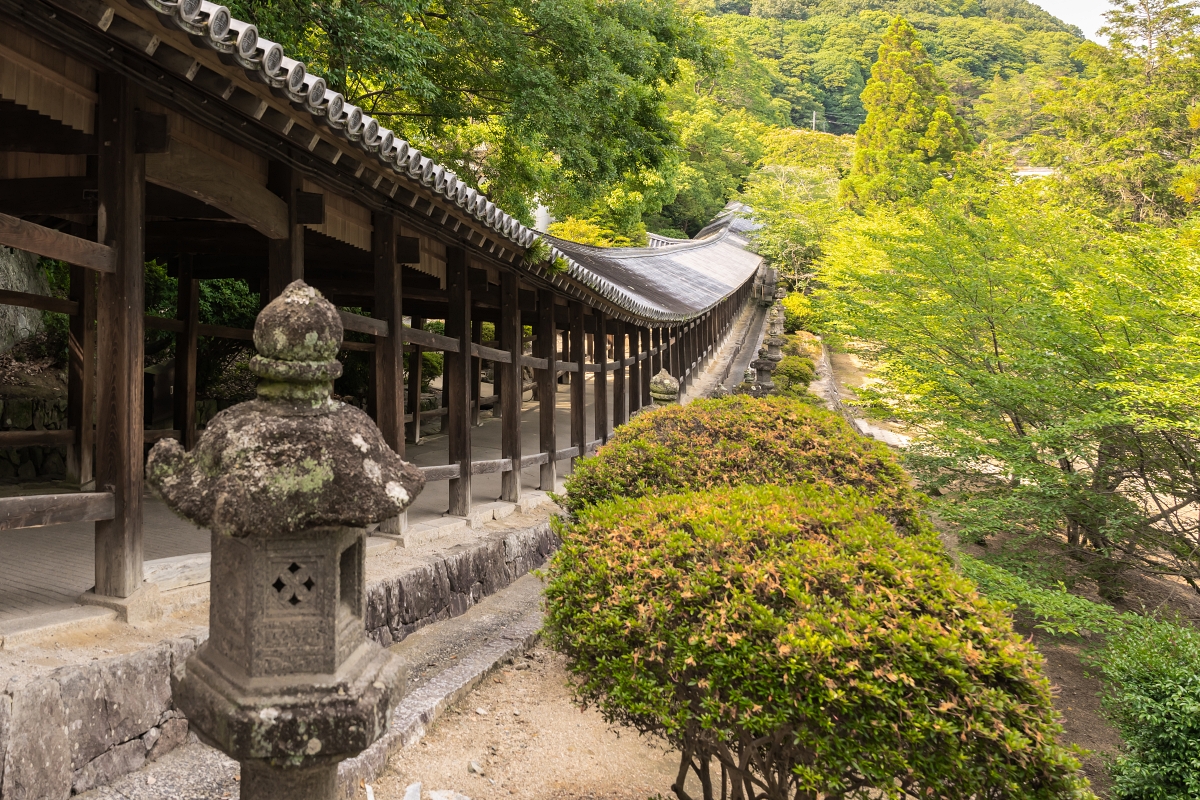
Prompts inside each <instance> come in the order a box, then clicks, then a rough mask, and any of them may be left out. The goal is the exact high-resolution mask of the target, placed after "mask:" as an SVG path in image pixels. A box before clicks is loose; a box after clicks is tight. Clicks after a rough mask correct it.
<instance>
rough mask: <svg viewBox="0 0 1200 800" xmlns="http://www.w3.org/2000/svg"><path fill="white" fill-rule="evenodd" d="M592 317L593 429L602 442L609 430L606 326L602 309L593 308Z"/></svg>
mask: <svg viewBox="0 0 1200 800" xmlns="http://www.w3.org/2000/svg"><path fill="white" fill-rule="evenodd" d="M592 319H593V320H595V322H596V332H595V333H594V334H593V335H592V348H593V353H594V355H593V356H592V363H594V364H595V365H596V377H595V383H593V384H592V389H593V397H594V398H595V399H594V400H593V403H594V405H595V414H596V418H595V425H594V426H593V430H594V431H595V434H596V438H597V439H599V440H600V443H601V444H603V443H604V442H607V441H608V432H609V430H610V429H609V422H608V326H607V324H606V322H607V320H606V319H605V317H604V312H603V311H599V310H593V311H592Z"/></svg>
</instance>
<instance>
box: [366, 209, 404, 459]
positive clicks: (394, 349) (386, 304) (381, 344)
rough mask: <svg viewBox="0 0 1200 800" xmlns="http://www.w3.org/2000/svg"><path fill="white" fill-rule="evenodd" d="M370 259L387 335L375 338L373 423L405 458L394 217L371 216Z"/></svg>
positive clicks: (401, 320) (401, 335)
mask: <svg viewBox="0 0 1200 800" xmlns="http://www.w3.org/2000/svg"><path fill="white" fill-rule="evenodd" d="M371 226H372V233H371V256H372V258H373V259H374V262H375V264H374V266H375V310H374V312H373V314H372V316H374V317H375V318H376V319H381V320H385V321H386V322H387V324H388V335H387V336H376V337H375V424H376V425H378V426H379V430H380V431H381V432H382V433H383V439H384V441H386V442H387V443H388V447H390V448H392V449H393V450H395V451H396V454H397V455H399V456H402V457H403V455H404V307H403V291H404V284H403V280H404V277H403V267H401V266H400V265H399V264H397V263H396V218H395V217H394V216H392V215H391V214H387V213H380V212H376V213H374V214H372V215H371Z"/></svg>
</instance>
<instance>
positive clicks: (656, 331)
mask: <svg viewBox="0 0 1200 800" xmlns="http://www.w3.org/2000/svg"><path fill="white" fill-rule="evenodd" d="M662 332H663V329H662V328H653V329H651V331H650V347H651V353H652V355H651V356H650V377H654V376H655V375H657V374H658V372H659V370H661V369H662V367H663V352H662V344H663V335H662ZM647 405H649V403H647Z"/></svg>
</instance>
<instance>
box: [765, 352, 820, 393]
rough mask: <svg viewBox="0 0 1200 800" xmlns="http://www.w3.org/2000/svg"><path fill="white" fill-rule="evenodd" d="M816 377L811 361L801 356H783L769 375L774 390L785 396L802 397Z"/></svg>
mask: <svg viewBox="0 0 1200 800" xmlns="http://www.w3.org/2000/svg"><path fill="white" fill-rule="evenodd" d="M816 378H817V370H816V368H815V367H814V366H813V362H812V361H810V360H809V359H807V358H804V357H803V356H784V357H783V360H782V361H780V362H779V365H778V366H777V367H776V368H775V372H774V373H773V374H772V375H771V380H772V381H773V382H774V383H775V389H776V391H778V392H779V393H780V394H782V395H784V396H786V397H803V396H804V395H805V394H807V393H808V385H809V384H810V383H812V382H813V381H814V380H816Z"/></svg>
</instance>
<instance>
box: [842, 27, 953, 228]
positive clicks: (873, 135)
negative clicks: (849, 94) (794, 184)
mask: <svg viewBox="0 0 1200 800" xmlns="http://www.w3.org/2000/svg"><path fill="white" fill-rule="evenodd" d="M863 106H864V107H865V108H866V111H867V119H866V121H865V122H864V123H863V125H862V127H861V128H859V129H858V135H857V136H856V138H855V142H856V145H857V149H856V151H855V154H854V166H853V168H852V169H851V170H850V176H849V177H848V178H847V179H846V181H845V182H844V183H843V184H842V197H843V199H844V200H845V201H846V202H847V203H848V204H850V205H852V206H862V205H864V204H867V203H871V202H878V201H894V200H898V199H899V198H901V197H905V196H910V197H911V196H915V195H917V194H920V193H921V192H922V191H924V190H925V188H927V187H928V185H929V182H930V181H931V180H932V179H933V177H934V176H935V175H937V174H938V173H939V172H942V171H945V170H947V169H949V165H950V162H951V161H952V160H953V159H954V157H955V156H956V155H957V154H958V153H961V152H965V151H969V150H970V149H971V148H972V147H973V146H974V141H973V140H972V139H971V135H970V133H969V132H968V131H967V126H966V123H964V122H963V121H962V118H961V117H959V116H958V114H957V113H956V112H955V110H954V107H953V106H952V105H951V103H950V98H949V96H948V93H947V89H946V85H945V84H944V83H942V81H941V80H940V79H939V78H938V76H937V73H936V72H935V71H934V67H933V62H932V61H931V60H930V58H929V55H928V54H927V53H926V51H925V48H924V46H922V44H921V43H920V42H919V41H918V40H917V32H916V30H915V29H914V28H913V26H912V25H910V24H909V23H908V22H906V21H905V20H904V19H902V18H900V17H897V18H896V19H895V20H893V21H892V24H891V26H890V27H889V28H888V31H887V34H886V35H885V36H884V38H883V43H882V44H881V45H880V46H879V58H878V60H877V61H876V62H875V66H873V67H872V68H871V79H870V80H869V81H867V87H866V89H864V90H863Z"/></svg>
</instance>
